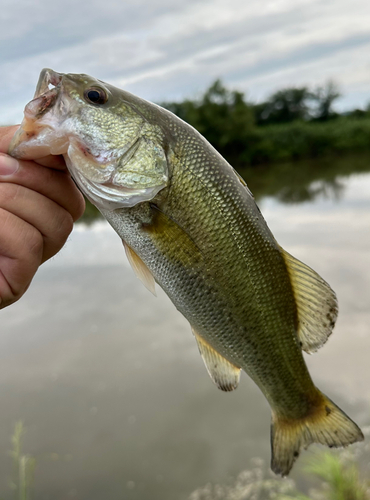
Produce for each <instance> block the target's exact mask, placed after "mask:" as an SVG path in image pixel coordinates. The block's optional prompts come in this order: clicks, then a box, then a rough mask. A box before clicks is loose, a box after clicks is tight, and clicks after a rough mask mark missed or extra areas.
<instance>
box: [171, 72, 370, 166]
mask: <svg viewBox="0 0 370 500" xmlns="http://www.w3.org/2000/svg"><path fill="white" fill-rule="evenodd" d="M339 97H340V92H339V89H338V87H337V85H336V84H335V83H334V82H328V83H326V84H325V85H324V86H322V87H318V88H316V89H314V90H312V89H310V88H308V87H306V86H304V87H291V88H285V89H282V90H279V91H278V92H275V93H274V94H272V95H271V96H270V97H269V98H268V99H267V100H266V101H264V102H262V103H258V104H257V103H252V102H248V101H247V100H246V99H245V96H244V94H243V93H242V92H239V91H236V90H229V89H227V88H226V87H225V86H224V85H223V84H222V82H221V81H220V80H216V81H215V82H214V83H213V84H212V85H211V86H210V87H209V88H208V89H207V90H206V91H205V92H204V94H203V95H202V96H200V97H199V98H197V99H184V100H183V101H181V102H165V103H162V104H161V105H162V106H164V107H165V108H167V109H169V110H170V111H172V112H173V113H175V114H176V115H178V116H179V117H180V118H182V119H183V120H185V121H186V122H188V123H190V124H191V125H192V126H193V127H195V128H196V129H197V130H198V131H199V132H200V133H201V134H202V135H204V137H205V138H206V139H207V140H208V141H209V142H210V143H211V144H212V145H213V146H214V147H215V148H216V149H217V150H218V151H219V152H220V153H221V154H222V155H223V156H224V157H225V158H226V159H227V160H228V161H230V163H233V164H234V165H235V166H238V165H239V166H241V165H255V164H258V163H265V162H273V161H281V160H289V159H299V158H310V157H317V156H321V155H324V154H327V153H341V152H343V151H357V150H364V149H369V150H370V112H369V109H368V110H353V111H352V112H350V113H347V114H346V115H342V114H339V113H337V112H335V111H334V109H333V103H335V101H336V100H337V99H338V98H339Z"/></svg>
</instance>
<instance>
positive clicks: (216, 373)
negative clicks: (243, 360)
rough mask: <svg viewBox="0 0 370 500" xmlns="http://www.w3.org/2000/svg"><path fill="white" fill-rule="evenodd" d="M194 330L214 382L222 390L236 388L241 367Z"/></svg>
mask: <svg viewBox="0 0 370 500" xmlns="http://www.w3.org/2000/svg"><path fill="white" fill-rule="evenodd" d="M192 330H193V333H194V336H195V338H196V340H197V343H198V347H199V352H200V354H201V356H202V358H203V361H204V363H205V365H206V368H207V371H208V373H209V375H210V377H211V379H212V380H213V382H214V383H215V384H216V385H217V387H218V388H219V389H221V390H222V391H233V390H234V389H236V388H237V387H238V384H239V380H240V368H238V367H237V366H235V365H233V364H232V363H230V361H228V360H227V359H226V358H224V357H223V356H221V354H219V353H218V352H217V351H215V350H214V349H213V347H211V346H210V345H209V344H208V342H206V341H205V340H204V339H203V338H202V337H201V336H200V335H198V334H197V332H196V331H195V330H194V328H192Z"/></svg>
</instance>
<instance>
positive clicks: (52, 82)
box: [33, 68, 63, 99]
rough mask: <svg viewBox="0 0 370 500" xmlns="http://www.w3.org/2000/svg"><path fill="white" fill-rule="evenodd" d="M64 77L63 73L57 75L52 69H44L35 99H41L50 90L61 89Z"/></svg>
mask: <svg viewBox="0 0 370 500" xmlns="http://www.w3.org/2000/svg"><path fill="white" fill-rule="evenodd" d="M62 79H63V75H62V74H61V73H57V72H56V71H53V70H52V69H50V68H44V69H43V70H42V71H41V73H40V76H39V81H38V82H37V85H36V90H35V95H34V96H33V98H34V99H36V98H37V97H40V96H41V95H42V94H45V93H47V92H48V91H49V90H53V88H56V87H60V84H61V83H62Z"/></svg>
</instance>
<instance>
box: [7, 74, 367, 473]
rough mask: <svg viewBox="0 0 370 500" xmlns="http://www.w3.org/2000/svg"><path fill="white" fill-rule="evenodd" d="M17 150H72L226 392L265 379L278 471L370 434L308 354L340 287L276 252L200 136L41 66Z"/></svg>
mask: <svg viewBox="0 0 370 500" xmlns="http://www.w3.org/2000/svg"><path fill="white" fill-rule="evenodd" d="M9 153H10V154H11V155H12V156H14V157H16V158H19V159H28V160H34V159H37V158H41V157H43V156H46V155H48V154H52V155H63V156H64V159H65V162H66V165H67V167H68V170H69V171H70V173H71V175H72V177H73V179H74V180H75V182H76V184H77V186H78V187H79V188H80V189H81V191H82V192H83V193H84V195H85V196H86V197H87V198H88V199H89V200H90V201H91V202H92V203H93V204H94V205H95V206H96V207H97V208H98V209H99V210H100V212H101V213H102V215H103V216H104V217H105V218H106V219H107V221H108V222H109V224H110V225H111V226H112V227H113V229H114V230H115V231H116V232H117V233H118V235H119V236H120V238H121V239H122V241H123V245H124V247H125V250H126V254H127V257H128V259H129V262H130V263H131V266H132V268H133V269H134V271H135V272H136V274H137V276H138V277H139V278H140V279H141V281H142V282H143V283H144V285H145V286H146V287H147V288H148V290H149V291H151V292H152V293H155V287H156V284H158V285H159V286H160V287H161V288H162V289H163V290H164V291H165V293H166V294H167V295H168V296H169V298H170V299H171V301H172V302H173V304H174V305H175V307H176V308H177V309H178V310H179V311H180V313H182V314H183V315H184V317H185V318H186V319H187V320H188V321H189V323H190V325H191V329H192V331H193V334H194V336H195V339H196V342H197V344H198V348H199V351H200V354H201V357H202V358H203V361H204V363H205V366H206V369H207V371H208V373H209V375H210V377H211V379H212V380H213V382H214V383H215V384H216V386H217V387H218V388H219V389H221V390H222V391H232V390H234V389H236V388H237V386H238V384H239V380H240V373H241V370H244V372H246V373H247V374H248V375H249V376H250V377H251V379H252V380H253V381H254V382H255V383H256V384H257V386H258V387H259V388H260V390H261V391H262V393H263V394H264V396H265V397H266V399H267V401H268V403H269V405H270V407H271V415H272V416H271V469H272V470H273V471H274V472H275V473H276V474H280V475H282V476H286V475H288V473H289V472H290V470H291V468H292V466H293V464H294V462H295V460H296V459H297V457H298V456H299V454H300V451H301V449H302V448H307V446H309V445H310V444H311V443H321V444H323V445H327V446H329V447H341V446H347V445H349V444H351V443H354V442H356V441H361V440H363V439H364V437H363V434H362V432H361V430H360V428H359V427H358V426H357V425H356V423H354V422H353V421H352V420H351V419H350V418H349V417H348V416H347V415H346V414H345V413H344V412H343V411H342V410H341V409H340V408H339V407H338V406H337V405H336V404H335V403H334V402H332V401H331V400H330V399H329V398H328V397H327V396H326V395H325V394H323V393H322V392H321V391H320V390H319V389H318V388H317V387H316V386H315V385H314V383H313V381H312V379H311V376H310V374H309V372H308V369H307V366H306V363H305V361H304V358H303V354H302V351H305V352H307V353H312V352H316V351H317V350H318V349H319V348H321V347H322V346H323V345H324V344H325V343H326V341H327V339H328V337H329V336H330V334H331V332H332V330H333V328H334V325H335V321H336V318H337V314H338V304H337V299H336V295H335V293H334V291H333V290H332V289H331V287H330V286H329V284H328V283H327V282H326V281H325V280H324V279H323V278H321V277H320V276H319V275H318V274H317V273H316V272H315V271H314V270H312V269H311V268H310V267H308V266H307V265H305V264H304V263H302V262H300V261H299V260H297V259H296V258H294V257H293V256H292V255H290V254H289V253H288V252H286V251H285V250H284V249H283V248H282V247H281V246H280V245H279V244H278V243H277V241H276V239H275V238H274V236H273V234H272V233H271V231H270V229H269V228H268V226H267V224H266V222H265V220H264V218H263V216H262V214H261V212H260V210H259V208H258V206H257V205H256V203H255V200H254V198H253V195H252V193H251V192H250V190H249V189H248V187H247V184H246V182H245V181H244V180H243V179H242V177H240V175H239V174H238V173H237V172H236V171H235V170H234V169H233V168H232V167H231V166H230V165H229V164H228V163H227V161H226V160H225V159H224V158H223V157H222V156H221V155H220V154H219V153H218V152H217V151H216V150H215V149H214V148H213V147H212V146H211V145H210V144H209V143H208V142H207V141H206V139H205V138H204V137H202V136H201V135H200V134H199V133H198V132H197V131H196V130H195V129H194V128H193V127H191V126H190V125H188V124H187V123H185V122H184V121H182V120H181V119H179V118H178V117H176V116H175V115H173V114H172V113H171V112H169V111H168V110H166V109H164V108H162V107H160V106H158V105H156V104H153V103H150V102H148V101H146V100H144V99H141V98H139V97H137V96H135V95H133V94H131V93H129V92H127V91H124V90H121V89H118V88H116V87H114V86H112V85H110V84H108V83H104V82H102V81H100V80H98V79H95V78H93V77H91V76H88V75H85V74H63V73H58V72H56V71H53V70H51V69H44V70H43V71H42V72H41V74H40V78H39V82H38V84H37V87H36V92H35V95H34V98H33V99H32V100H31V101H30V102H29V103H28V104H27V105H26V107H25V112H24V119H23V122H22V124H21V127H20V128H19V130H18V131H17V132H16V134H15V136H14V138H13V140H12V143H11V145H10V149H9Z"/></svg>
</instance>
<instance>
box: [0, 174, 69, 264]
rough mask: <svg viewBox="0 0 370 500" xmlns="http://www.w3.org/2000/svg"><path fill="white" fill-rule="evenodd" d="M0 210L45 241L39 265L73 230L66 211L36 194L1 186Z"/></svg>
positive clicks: (28, 190) (57, 249)
mask: <svg viewBox="0 0 370 500" xmlns="http://www.w3.org/2000/svg"><path fill="white" fill-rule="evenodd" d="M0 208H1V209H3V210H6V211H7V212H10V213H12V214H13V215H15V216H17V217H19V218H20V219H23V220H24V221H25V222H27V223H29V224H31V225H32V226H34V227H35V228H36V229H37V230H38V231H39V232H40V233H41V235H42V237H43V240H44V245H43V253H42V262H45V261H46V260H48V259H50V257H52V256H53V255H55V254H56V253H57V252H58V251H59V250H60V249H61V248H62V246H63V245H64V243H65V242H66V240H67V238H68V236H69V234H70V233H71V231H72V229H73V219H72V216H71V214H70V213H69V212H67V210H65V209H64V208H62V207H61V206H60V205H58V204H57V203H55V202H54V201H52V200H50V199H49V198H47V197H46V196H43V195H41V194H40V193H38V192H36V191H32V190H31V189H27V188H25V187H23V186H19V185H18V184H7V183H0Z"/></svg>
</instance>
